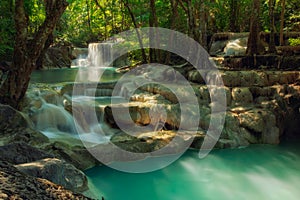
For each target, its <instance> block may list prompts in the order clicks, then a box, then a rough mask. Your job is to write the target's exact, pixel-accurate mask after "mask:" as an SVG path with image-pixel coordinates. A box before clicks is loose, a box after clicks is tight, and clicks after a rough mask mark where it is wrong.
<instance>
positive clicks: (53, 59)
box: [42, 47, 72, 69]
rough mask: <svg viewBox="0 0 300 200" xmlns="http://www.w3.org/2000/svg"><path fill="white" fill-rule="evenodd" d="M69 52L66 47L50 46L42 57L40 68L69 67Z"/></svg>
mask: <svg viewBox="0 0 300 200" xmlns="http://www.w3.org/2000/svg"><path fill="white" fill-rule="evenodd" d="M71 58H72V57H71V52H70V51H69V50H68V48H67V47H50V48H48V49H47V51H46V54H45V56H44V58H43V66H42V69H50V68H70V67H71V62H72V61H71Z"/></svg>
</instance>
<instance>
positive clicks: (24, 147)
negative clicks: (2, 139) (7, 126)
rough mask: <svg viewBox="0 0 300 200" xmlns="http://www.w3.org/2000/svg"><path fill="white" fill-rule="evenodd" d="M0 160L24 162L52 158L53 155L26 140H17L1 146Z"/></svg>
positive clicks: (14, 162)
mask: <svg viewBox="0 0 300 200" xmlns="http://www.w3.org/2000/svg"><path fill="white" fill-rule="evenodd" d="M0 152H1V154H0V160H3V161H6V162H9V163H11V164H22V163H28V162H33V161H36V160H41V159H44V158H52V157H53V156H52V155H50V154H48V153H46V152H44V151H42V150H40V149H37V148H35V147H32V146H29V145H28V144H26V143H24V142H16V143H11V144H8V145H4V146H0Z"/></svg>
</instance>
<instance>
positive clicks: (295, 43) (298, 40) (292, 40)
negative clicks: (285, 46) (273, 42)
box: [289, 38, 300, 46]
mask: <svg viewBox="0 0 300 200" xmlns="http://www.w3.org/2000/svg"><path fill="white" fill-rule="evenodd" d="M289 44H290V45H291V46H298V45H300V38H289Z"/></svg>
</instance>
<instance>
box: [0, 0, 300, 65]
mask: <svg viewBox="0 0 300 200" xmlns="http://www.w3.org/2000/svg"><path fill="white" fill-rule="evenodd" d="M269 1H270V0H260V4H261V5H260V14H259V16H260V17H259V26H260V30H261V31H266V32H269V31H270V27H272V26H271V25H270V15H269V7H270V4H269ZM68 3H69V6H68V7H67V9H66V11H65V12H64V14H63V16H62V17H61V19H60V21H59V23H58V25H57V26H56V29H55V31H54V39H55V40H54V41H55V42H64V43H70V44H72V45H74V46H78V47H85V46H87V44H88V43H89V42H93V41H103V40H105V39H107V38H109V37H111V36H113V35H114V34H117V33H120V32H122V31H126V30H129V29H132V28H135V27H148V26H156V27H164V28H169V29H172V30H177V31H180V32H182V33H186V34H188V35H189V36H191V37H193V38H194V39H195V40H197V41H199V42H200V44H202V45H204V46H206V45H207V43H208V42H209V41H208V39H209V38H210V37H211V35H212V34H213V33H217V32H227V31H231V32H249V29H250V16H251V12H252V1H251V0H150V1H145V0H68ZM25 4H26V5H25V7H26V14H27V16H28V18H29V26H28V32H29V33H32V34H33V33H34V32H35V31H36V30H37V29H38V27H39V26H40V25H41V24H42V22H43V21H44V19H45V15H46V13H45V10H44V7H45V5H44V1H42V0H26V1H25ZM274 4H275V6H274V13H273V15H274V22H275V23H274V30H275V32H279V30H280V25H281V24H280V22H281V20H280V19H281V14H284V23H283V25H284V27H283V28H284V29H283V30H284V31H285V32H290V31H300V4H299V0H289V1H285V0H275V1H274ZM283 6H284V7H283ZM283 8H284V12H282V11H283ZM0 9H1V13H0V29H1V31H0V59H1V60H11V59H12V52H13V46H14V36H15V32H16V30H15V26H14V19H13V16H14V12H15V11H14V0H5V1H1V2H0ZM29 39H30V38H29ZM291 42H292V43H294V44H297V42H298V41H297V40H296V41H295V40H292V41H291Z"/></svg>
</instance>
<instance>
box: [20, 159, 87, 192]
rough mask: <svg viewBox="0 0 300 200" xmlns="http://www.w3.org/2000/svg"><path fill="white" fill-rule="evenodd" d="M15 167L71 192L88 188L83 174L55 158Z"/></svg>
mask: <svg viewBox="0 0 300 200" xmlns="http://www.w3.org/2000/svg"><path fill="white" fill-rule="evenodd" d="M15 167H16V168H17V169H18V170H20V171H21V172H23V173H25V174H27V175H30V176H34V177H37V178H43V179H47V180H49V181H51V182H53V183H55V184H58V185H62V186H64V187H65V188H66V189H69V190H72V191H76V192H82V191H85V190H87V188H88V186H87V178H86V176H85V175H84V173H83V172H81V171H80V170H78V169H76V168H75V167H74V166H73V165H71V164H68V163H66V162H65V161H62V160H59V159H57V158H45V159H42V160H37V161H35V162H28V163H24V164H19V165H15Z"/></svg>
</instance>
